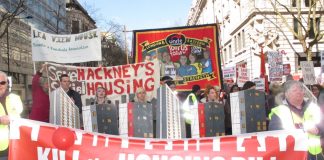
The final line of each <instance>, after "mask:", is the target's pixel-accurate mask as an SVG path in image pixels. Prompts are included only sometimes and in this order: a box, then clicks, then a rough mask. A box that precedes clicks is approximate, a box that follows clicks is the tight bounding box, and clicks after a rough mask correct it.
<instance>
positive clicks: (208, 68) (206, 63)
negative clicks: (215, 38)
mask: <svg viewBox="0 0 324 160" xmlns="http://www.w3.org/2000/svg"><path fill="white" fill-rule="evenodd" d="M201 64H202V72H203V73H211V72H213V68H212V63H211V59H210V51H209V50H208V49H206V50H204V58H203V59H202V60H201Z"/></svg>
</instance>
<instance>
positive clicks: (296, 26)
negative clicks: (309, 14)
mask: <svg viewBox="0 0 324 160" xmlns="http://www.w3.org/2000/svg"><path fill="white" fill-rule="evenodd" d="M298 26H299V23H298V19H297V18H296V17H294V32H295V33H298ZM294 39H297V37H296V36H295V35H294Z"/></svg>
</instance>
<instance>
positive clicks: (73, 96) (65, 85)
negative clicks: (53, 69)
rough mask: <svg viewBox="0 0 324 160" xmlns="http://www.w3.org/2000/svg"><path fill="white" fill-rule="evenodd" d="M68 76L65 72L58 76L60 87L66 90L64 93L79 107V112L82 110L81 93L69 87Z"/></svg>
mask: <svg viewBox="0 0 324 160" xmlns="http://www.w3.org/2000/svg"><path fill="white" fill-rule="evenodd" d="M70 83H71V81H70V77H69V76H68V75H67V74H62V75H61V77H60V85H61V88H62V89H63V90H64V91H65V92H66V94H67V95H68V96H69V97H70V98H71V99H72V100H73V102H74V104H75V105H76V106H77V107H78V108H79V112H80V113H81V112H82V101H81V95H80V94H79V93H78V92H76V91H75V90H73V89H72V88H70Z"/></svg>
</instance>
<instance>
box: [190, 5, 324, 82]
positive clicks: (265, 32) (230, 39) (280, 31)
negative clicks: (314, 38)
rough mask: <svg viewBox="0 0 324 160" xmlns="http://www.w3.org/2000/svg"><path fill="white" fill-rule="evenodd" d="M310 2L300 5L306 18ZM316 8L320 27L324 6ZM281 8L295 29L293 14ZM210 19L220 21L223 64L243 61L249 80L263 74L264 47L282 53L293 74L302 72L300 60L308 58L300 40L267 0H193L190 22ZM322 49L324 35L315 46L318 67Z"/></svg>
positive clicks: (195, 23)
mask: <svg viewBox="0 0 324 160" xmlns="http://www.w3.org/2000/svg"><path fill="white" fill-rule="evenodd" d="M280 2H281V3H283V5H285V6H287V7H288V8H289V9H295V8H296V1H295V0H285V1H280ZM307 2H308V1H307V0H306V1H303V2H302V5H301V10H302V11H303V12H301V13H302V14H303V17H304V18H307V11H308V9H309V7H308V6H309V4H308V3H307ZM274 4H275V5H276V6H279V3H278V2H277V3H276V2H275V1H274ZM295 10H296V9H295ZM317 11H318V13H317V14H316V21H317V22H319V23H318V25H319V28H320V29H321V28H323V27H324V19H323V16H320V15H322V14H323V13H324V10H323V6H322V7H321V6H318V7H317ZM279 12H280V13H281V14H282V15H283V17H284V18H285V19H286V22H287V24H289V25H290V26H291V27H292V29H296V21H295V20H294V18H292V16H291V15H290V14H289V13H288V12H287V11H286V10H285V9H284V8H282V7H281V8H280V7H279ZM207 23H218V24H219V26H220V34H219V35H220V44H221V57H222V67H224V68H226V67H237V66H239V65H244V66H246V67H247V70H248V73H249V79H250V80H251V79H253V78H256V77H259V76H260V52H261V50H263V52H264V53H265V54H266V55H267V53H268V52H270V51H278V52H279V53H281V54H282V56H283V64H290V67H291V74H295V73H296V72H299V70H300V66H299V62H300V61H306V54H304V52H303V48H302V45H301V43H300V42H299V41H298V40H297V39H296V38H295V36H294V35H293V33H292V32H290V31H289V29H288V28H287V27H286V26H285V24H284V23H285V21H283V20H282V19H281V17H280V16H279V15H277V14H276V12H274V8H273V7H272V5H271V4H270V3H269V1H267V0H259V1H255V0H225V1H224V0H193V1H192V8H191V9H190V11H189V16H188V21H187V25H199V24H207ZM304 23H305V24H303V25H304V26H307V24H306V22H304ZM311 28H312V27H311ZM310 40H311V39H307V40H306V41H307V42H309V41H310ZM321 50H324V40H323V39H322V40H320V41H319V42H318V43H316V45H315V46H314V47H313V48H312V53H313V58H312V59H313V61H314V65H315V67H316V66H319V65H320V55H319V53H320V51H321ZM266 66H267V64H266ZM266 68H267V67H266ZM267 72H268V71H267ZM267 74H268V73H267Z"/></svg>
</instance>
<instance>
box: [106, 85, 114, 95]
mask: <svg viewBox="0 0 324 160" xmlns="http://www.w3.org/2000/svg"><path fill="white" fill-rule="evenodd" d="M107 85H108V86H107ZM105 88H106V95H112V94H113V87H112V82H106V83H105Z"/></svg>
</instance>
